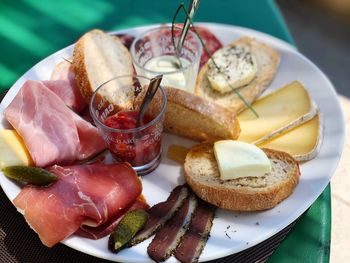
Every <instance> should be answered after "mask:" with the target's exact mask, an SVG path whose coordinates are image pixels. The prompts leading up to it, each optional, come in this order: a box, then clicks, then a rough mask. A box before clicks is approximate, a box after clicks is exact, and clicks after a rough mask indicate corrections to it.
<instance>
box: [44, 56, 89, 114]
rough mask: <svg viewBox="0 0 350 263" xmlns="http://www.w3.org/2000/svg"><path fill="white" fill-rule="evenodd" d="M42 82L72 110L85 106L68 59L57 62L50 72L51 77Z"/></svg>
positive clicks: (78, 109) (79, 110)
mask: <svg viewBox="0 0 350 263" xmlns="http://www.w3.org/2000/svg"><path fill="white" fill-rule="evenodd" d="M43 84H44V85H45V86H47V87H48V88H49V89H50V90H51V91H53V92H54V93H55V94H56V95H57V96H59V97H60V98H61V99H62V100H63V101H64V103H65V104H66V105H67V106H68V107H69V108H71V109H72V110H73V111H75V112H81V111H82V110H84V109H85V108H86V106H87V103H86V101H85V100H84V98H83V96H82V95H81V93H80V90H79V87H78V85H77V83H76V81H75V74H74V71H73V68H72V66H71V63H69V62H68V61H65V60H64V61H62V62H60V63H58V64H57V65H56V66H55V68H54V70H53V72H52V74H51V79H50V80H47V81H43Z"/></svg>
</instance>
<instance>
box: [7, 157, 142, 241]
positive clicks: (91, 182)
mask: <svg viewBox="0 0 350 263" xmlns="http://www.w3.org/2000/svg"><path fill="white" fill-rule="evenodd" d="M49 171H51V172H52V173H54V174H55V175H56V176H57V177H58V180H57V181H56V182H55V183H53V184H52V185H50V186H48V187H35V186H30V185H28V186H25V187H24V188H23V189H22V191H21V192H20V193H19V194H18V196H17V197H16V198H15V199H14V201H13V202H14V205H15V206H16V207H17V208H18V209H19V210H21V211H23V213H24V217H25V219H26V220H27V222H28V223H29V225H30V226H31V227H32V228H33V229H34V230H35V232H37V234H38V235H39V237H40V239H41V241H42V242H43V244H45V245H46V246H48V247H52V246H53V245H55V244H56V243H58V242H60V241H62V240H64V239H65V238H67V237H69V236H70V235H72V234H73V233H75V232H76V231H77V230H78V229H79V227H80V226H81V225H84V224H85V225H89V226H100V225H103V224H104V223H106V222H108V220H109V219H110V218H113V217H114V216H115V215H117V214H118V213H119V212H120V211H121V210H123V209H125V208H126V207H127V206H128V205H130V204H131V203H132V202H133V201H134V200H135V199H136V198H137V197H138V196H139V195H140V193H141V191H142V186H141V182H140V180H139V178H138V177H137V175H136V173H135V171H134V170H133V169H132V168H131V166H130V165H128V164H126V163H122V164H112V165H105V164H91V165H85V166H67V167H62V166H57V165H55V166H53V167H51V168H50V169H49Z"/></svg>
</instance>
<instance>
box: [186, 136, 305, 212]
mask: <svg viewBox="0 0 350 263" xmlns="http://www.w3.org/2000/svg"><path fill="white" fill-rule="evenodd" d="M263 150H264V152H265V153H266V154H267V156H268V158H269V159H270V161H271V165H272V171H271V173H268V174H266V175H265V176H264V177H246V178H238V179H233V180H227V181H223V180H221V179H220V174H219V169H218V166H217V162H216V159H215V156H214V150H213V144H212V143H210V142H206V143H202V144H199V145H196V146H194V147H193V148H192V149H191V150H190V152H189V153H188V154H187V156H186V160H185V178H186V181H187V183H188V184H189V185H190V187H191V188H192V190H193V191H194V192H195V193H196V194H197V195H198V196H199V197H200V198H201V199H203V200H205V201H207V202H208V203H211V204H213V205H216V206H218V207H221V208H225V209H229V210H235V211H258V210H265V209H270V208H272V207H274V206H276V205H277V204H278V203H279V202H281V201H282V200H284V199H285V198H287V197H288V196H289V195H290V194H291V193H292V192H293V190H294V188H295V187H296V185H297V184H298V181H299V176H300V171H299V165H298V162H297V161H296V160H295V159H294V158H293V157H292V156H290V155H289V154H287V153H285V152H280V151H275V150H270V149H263Z"/></svg>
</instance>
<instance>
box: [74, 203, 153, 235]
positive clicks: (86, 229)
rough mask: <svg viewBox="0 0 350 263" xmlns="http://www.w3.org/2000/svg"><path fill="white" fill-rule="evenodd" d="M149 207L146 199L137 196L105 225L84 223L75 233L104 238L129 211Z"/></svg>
mask: <svg viewBox="0 0 350 263" xmlns="http://www.w3.org/2000/svg"><path fill="white" fill-rule="evenodd" d="M148 208H149V206H148V204H147V203H146V202H145V201H144V200H142V199H141V198H137V199H136V200H135V201H134V202H133V203H131V204H130V205H129V206H127V207H126V208H124V209H123V210H122V211H120V212H119V213H117V214H116V215H115V216H114V217H112V218H110V219H109V220H108V221H107V222H106V223H104V224H103V225H100V226H98V227H91V226H86V225H82V226H80V229H79V230H78V231H77V232H76V233H75V234H76V235H78V236H82V237H86V238H90V239H99V238H102V237H104V236H107V235H109V234H110V233H112V232H113V231H114V230H115V228H116V227H117V225H118V224H119V222H120V220H121V219H122V218H123V216H124V215H125V214H126V213H127V212H129V211H132V210H135V209H143V210H147V209H148Z"/></svg>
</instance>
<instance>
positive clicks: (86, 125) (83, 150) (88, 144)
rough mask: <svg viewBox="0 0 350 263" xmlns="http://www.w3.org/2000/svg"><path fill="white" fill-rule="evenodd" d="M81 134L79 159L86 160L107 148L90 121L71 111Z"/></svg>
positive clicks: (79, 134) (77, 157)
mask: <svg viewBox="0 0 350 263" xmlns="http://www.w3.org/2000/svg"><path fill="white" fill-rule="evenodd" d="M71 114H72V117H73V120H74V123H75V125H76V128H77V132H78V136H79V145H78V153H77V156H76V159H77V160H80V161H81V160H85V159H87V158H89V157H91V156H94V155H96V154H97V153H99V152H102V151H103V150H104V149H106V147H107V146H106V143H105V141H104V140H103V139H102V137H101V136H100V134H99V133H98V130H97V128H96V127H95V126H93V125H92V124H91V123H90V122H87V121H86V120H84V119H83V118H81V117H80V116H79V115H77V114H75V113H74V112H71Z"/></svg>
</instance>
